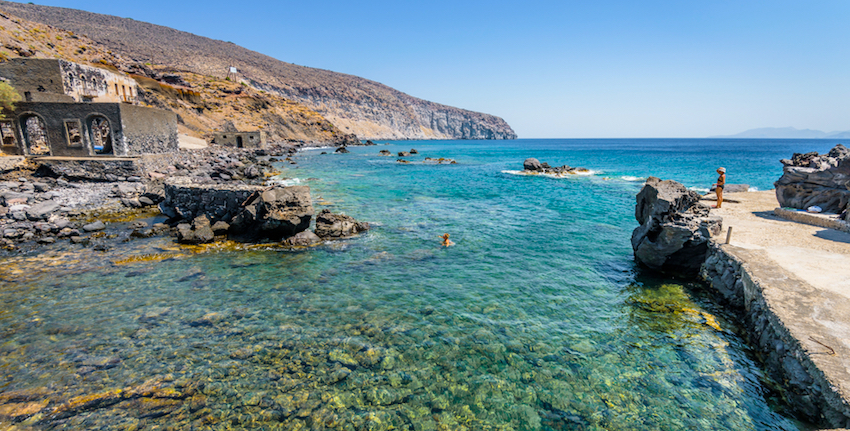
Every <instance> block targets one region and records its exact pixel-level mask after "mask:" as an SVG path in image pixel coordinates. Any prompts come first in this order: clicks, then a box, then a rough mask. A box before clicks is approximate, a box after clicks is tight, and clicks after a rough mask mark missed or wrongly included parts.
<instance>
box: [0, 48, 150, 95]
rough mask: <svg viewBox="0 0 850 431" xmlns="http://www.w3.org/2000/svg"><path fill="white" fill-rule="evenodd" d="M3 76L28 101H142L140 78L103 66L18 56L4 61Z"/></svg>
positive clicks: (0, 70) (0, 71)
mask: <svg viewBox="0 0 850 431" xmlns="http://www.w3.org/2000/svg"><path fill="white" fill-rule="evenodd" d="M0 77H2V78H4V79H6V80H7V81H8V82H10V83H11V84H12V86H14V87H15V89H16V90H18V93H20V94H21V100H24V101H27V102H95V103H98V102H112V103H120V102H128V103H138V97H139V92H138V88H137V86H136V81H135V80H133V78H130V77H129V76H127V75H124V74H122V73H118V72H117V71H116V72H112V71H110V70H107V69H102V68H99V67H94V66H88V65H84V64H79V63H72V62H70V61H65V60H54V59H43V58H14V59H10V60H8V61H6V62H5V63H2V64H0Z"/></svg>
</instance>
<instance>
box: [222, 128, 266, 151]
mask: <svg viewBox="0 0 850 431" xmlns="http://www.w3.org/2000/svg"><path fill="white" fill-rule="evenodd" d="M213 143H215V144H217V145H221V146H225V147H236V148H263V147H265V145H266V133H265V132H219V133H216V134H215V136H213Z"/></svg>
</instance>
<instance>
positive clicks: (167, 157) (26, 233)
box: [0, 141, 369, 254]
mask: <svg viewBox="0 0 850 431" xmlns="http://www.w3.org/2000/svg"><path fill="white" fill-rule="evenodd" d="M358 143H359V141H358ZM363 145H369V144H363ZM311 146H312V144H309V143H305V144H299V145H285V144H284V145H273V146H270V147H268V148H266V149H259V150H253V149H250V150H249V149H237V148H224V147H209V148H206V149H199V150H180V151H179V152H177V153H174V154H164V155H157V156H155V157H141V158H136V159H100V160H94V159H76V160H74V159H59V158H41V159H25V158H23V157H15V158H4V159H5V160H3V162H4V163H3V164H2V165H0V252H2V253H5V254H9V253H19V252H27V251H32V250H35V249H37V248H38V247H43V246H46V245H50V244H54V243H57V242H60V241H69V242H71V243H73V244H81V245H83V246H87V245H90V244H91V239H93V238H98V239H99V241H97V242H103V241H102V240H103V239H104V238H106V237H109V236H106V235H103V234H102V233H99V232H101V231H103V230H104V229H105V228H106V226H107V225H108V224H109V222H110V221H123V222H130V221H133V220H134V219H141V218H151V217H154V216H157V215H159V214H160V212H161V214H162V215H163V216H165V217H166V218H167V219H166V220H163V222H161V223H154V224H149V223H147V222H144V221H136V222H134V223H132V224H131V225H130V226H129V229H130V230H131V232H130V234H129V237H130V238H133V237H150V236H154V235H171V236H174V237H176V239H177V240H178V241H179V242H183V243H190V244H198V243H206V242H212V241H213V240H215V239H216V238H218V239H224V238H227V237H228V231H230V230H231V229H230V228H231V224H233V222H234V220H233V218H234V217H235V216H236V214H231V215H230V217H228V218H224V217H223V216H224V214H218V215H215V214H212V213H209V214H206V213H207V212H209V211H206V210H205V211H196V212H197V214H192V212H191V211H189V212H187V211H185V208H184V209H183V210H179V208H178V207H175V206H174V205H171V206H169V205H168V203H169V197H171V198H174V195H175V193H176V191H177V189H178V187H177V185H181V187H184V188H185V187H195V188H196V189H197V188H203V189H206V190H210V191H212V192H213V193H218V194H227V193H229V192H232V191H234V190H240V189H242V190H246V191H247V192H246V193H242V194H245V195H246V197H243V199H242V200H241V201H240V202H238V203H231V204H230V206H231V209H234V210H235V209H237V207H239V208H242V207H246V206H249V204H252V203H253V202H243V201H245V198H247V195H248V194H251V193H253V192H255V191H260V190H263V191H266V193H264V194H263V195H267V194H268V192H270V191H271V192H272V193H274V191H275V190H277V191H281V190H285V189H288V188H287V187H284V186H282V185H280V184H278V183H276V180H274V179H273V178H272V177H273V176H274V175H276V174H277V171H276V170H275V168H274V166H273V163H275V162H283V163H289V164H293V165H294V164H296V162H295V161H293V160H292V156H293V155H294V154H295V153H296V152H297V150H298V149H299V148H302V147H305V148H306V147H311ZM341 148H343V147H341ZM12 159H14V160H12ZM181 190H182V189H181ZM299 190H300V192H299V193H300V195H301V202H302V203H303V204H304V205H305V206H309V210H308V211H306V212H304V215H305V216H307V217H306V219H305V220H303V221H302V222H301V223H300V224H299V225H298V226H297V228H293V229H291V230H289V231H285V232H283V231H279V232H277V233H276V234H273V235H262V234H258V233H257V231H260V230H262V231H273V229H270V228H269V226H268V220H265V219H261V220H255V221H254V223H245V222H244V220H245V219H246V217H245V214H242V217H241V218H240V220H243V222H241V223H239V222H237V223H236V225H235V226H234V229H233V230H232V232H231V235H229V236H230V237H231V238H237V239H240V240H242V241H268V240H278V241H280V240H283V239H286V238H288V237H292V236H295V235H296V234H299V233H301V232H303V231H304V230H305V229H306V228H307V227H308V226H309V224H310V218H311V217H312V215H313V212H312V206H311V205H312V203H311V202H310V195H309V189H308V188H307V187H306V186H302V187H301V189H299ZM195 191H197V190H195ZM197 197H198V196H197V195H191V194H189V195H184V196H183V198H184V200H186V199H188V200H196V199H197ZM205 203H208V202H201V201H198V202H196V204H195V207H196V208H195V209H196V210H197V207H198V206H199V205H203V204H205ZM164 204H165V205H164ZM260 204H262V202H261V203H260ZM240 205H241V206H240ZM256 206H257V204H254V207H256ZM254 210H256V208H254ZM242 212H243V213H244V212H245V211H242ZM249 212H250V209H249ZM202 215H205V217H206V218H207V220H208V222H209V223H208V224H209V229H211V230H212V231H213V234H212V235H209V234H207V233H206V229H205V227H204V226H205V221H204V220H203V218H201V219H199V218H198V217H199V216H202ZM337 216H338V217H344V216H341V215H337ZM284 218H285V217H284ZM217 222H218V223H219V224H218V226H215V224H216V223H217ZM358 223H359V222H355V226H356V228H355V229H354V230H352V229H349V231H347V232H346V234H339V233H337V234H336V235H332V237H334V238H338V237H346V236H351V235H354V234H355V233H357V232H361V231H364V230H366V229H368V224H358ZM187 225H188V228H187ZM198 227H200V229H199V228H198ZM199 231H204V233H203V234H200V235H198V234H197V233H196V232H199ZM216 233H217V234H218V235H216ZM112 236H114V235H112ZM115 238H122V239H126V237H125V236H124V235H118V236H115ZM106 239H110V238H106ZM319 242H320V240H319V241H314V240H313V238H310V239H309V240H305V238H304V237H303V235H302V237H299V238H297V239H295V240H293V241H289V242H288V243H287V244H288V245H290V246H303V245H315V244H317V243H319ZM101 247H104V248H106V246H101Z"/></svg>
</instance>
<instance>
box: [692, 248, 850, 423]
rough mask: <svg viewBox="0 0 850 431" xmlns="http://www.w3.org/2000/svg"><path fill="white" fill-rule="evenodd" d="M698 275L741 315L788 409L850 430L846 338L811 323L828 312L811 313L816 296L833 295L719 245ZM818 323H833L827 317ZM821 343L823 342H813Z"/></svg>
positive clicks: (758, 255)
mask: <svg viewBox="0 0 850 431" xmlns="http://www.w3.org/2000/svg"><path fill="white" fill-rule="evenodd" d="M700 275H701V277H702V278H703V279H704V280H705V281H707V282H708V283H709V284H710V287H711V288H712V289H713V290H714V291H715V292H717V293H719V294H720V296H722V298H723V299H724V300H725V301H726V302H728V304H729V305H730V306H731V307H730V308H731V309H732V310H734V311H736V312H737V314H738V316H739V320H740V323H742V324H743V326H744V327H745V329H746V334H745V335H747V336H748V338H749V339H750V340H749V341H750V343H751V344H752V345H753V346H754V347H755V348H756V350H757V351H758V355H759V356H760V358H761V359H762V360H763V361H764V363H765V366H766V368H767V373H768V375H769V376H770V377H771V379H773V381H775V382H777V383H779V384H780V385H781V386H782V387H783V389H784V391H783V395H784V397H785V398H786V400H787V401H788V403H789V404H790V406H791V407H792V408H794V409H795V410H796V412H797V413H798V414H801V415H802V416H804V417H805V418H807V419H808V420H809V421H811V422H814V423H816V424H820V425H828V426H831V427H835V428H844V427H850V406H848V405H847V403H846V402H845V401H844V396H843V394H842V392H843V390H844V389H843V387H846V383H847V382H846V379H847V377H848V375H847V368H846V366H845V365H844V364H843V363H842V357H846V355H845V354H846V353H847V349H846V348H845V347H844V343H843V340H842V339H839V338H835V337H832V336H831V334H829V333H828V332H827V331H825V330H824V328H822V327H818V326H817V323H816V321H817V319H812V316H813V315H818V314H823V312H824V310H812V307H813V305H812V303H813V302H815V301H814V299H815V296H821V295H828V294H829V293H825V292H819V293H814V292H813V289H811V288H810V286H808V285H807V284H806V283H805V282H802V281H801V280H796V279H795V278H794V277H793V276H791V275H789V274H787V273H785V272H784V271H783V270H782V269H781V268H779V267H778V266H777V265H776V264H775V263H772V261H771V260H770V259H769V258H768V257H767V256H766V255H765V254H764V253H763V251H761V250H750V249H743V248H739V247H734V246H730V245H722V246H721V245H719V244H716V243H715V244H712V246H711V247H710V249H709V254H708V257H707V259H706V261H705V263H704V264H703V267H702V270H701V273H700ZM818 300H819V301H823V300H822V299H820V298H818ZM826 300H827V301H826V302H825V303H826V304H832V305H833V306H834V307H838V304H840V303H842V302H846V299H842V298H841V297H838V295H835V297H834V298H826ZM789 304H790V305H791V307H790V308H789V307H787V306H788V305H789ZM820 319H821V320H829V319H828V318H827V316H822V317H820ZM814 337H817V338H814ZM818 339H819V340H820V343H818V342H817V341H813V340H818ZM821 343H823V344H821ZM804 344H805V345H804ZM827 346H832V347H827ZM824 370H826V372H825V371H824Z"/></svg>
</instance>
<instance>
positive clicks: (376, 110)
mask: <svg viewBox="0 0 850 431" xmlns="http://www.w3.org/2000/svg"><path fill="white" fill-rule="evenodd" d="M0 8H2V9H3V10H5V11H7V12H9V13H12V14H14V15H16V16H19V17H22V18H25V19H27V20H31V21H36V22H41V23H44V24H48V25H51V26H55V27H59V28H62V29H65V30H70V31H73V32H75V33H79V34H83V35H86V36H87V37H89V38H90V39H92V40H94V41H96V42H99V43H101V44H103V45H104V46H105V47H107V48H108V49H109V50H111V51H112V52H115V53H117V54H120V55H122V56H124V57H125V58H129V59H132V60H133V61H134V62H136V63H140V64H141V63H153V64H158V65H163V66H166V67H169V68H172V69H174V70H175V71H185V72H192V73H196V74H200V75H204V76H213V77H217V78H219V79H224V78H225V76H226V74H227V70H228V67H230V66H233V67H236V68H237V70H238V74H236V76H235V77H234V80H235V81H244V82H245V83H246V84H248V85H249V86H251V87H254V88H256V89H258V90H262V91H265V92H267V93H270V94H272V95H276V96H279V97H283V98H286V99H291V100H293V101H296V102H299V103H302V104H304V105H305V106H306V107H308V108H309V109H311V110H313V111H315V112H317V113H319V114H321V115H322V116H323V117H324V118H326V119H327V120H328V121H330V122H331V123H333V124H334V126H336V127H337V128H339V129H340V130H341V131H342V132H344V133H346V134H350V133H354V134H356V135H357V136H358V137H360V138H362V139H515V138H516V133H514V131H513V130H512V129H511V127H510V126H509V125H508V124H507V123H506V122H505V121H504V120H503V119H501V118H499V117H496V116H493V115H489V114H483V113H479V112H473V111H467V110H464V109H460V108H455V107H451V106H446V105H441V104H438V103H434V102H429V101H426V100H422V99H418V98H416V97H413V96H410V95H407V94H405V93H402V92H400V91H398V90H395V89H393V88H390V87H388V86H386V85H383V84H380V83H378V82H374V81H370V80H368V79H363V78H359V77H356V76H352V75H346V74H342V73H336V72H331V71H328V70H321V69H314V68H310V67H304V66H298V65H294V64H290V63H286V62H283V61H279V60H276V59H274V58H271V57H269V56H266V55H263V54H260V53H257V52H254V51H251V50H248V49H245V48H242V47H240V46H238V45H235V44H233V43H230V42H224V41H220V40H213V39H209V38H205V37H201V36H196V35H193V34H190V33H186V32H182V31H178V30H174V29H171V28H168V27H162V26H158V25H154V24H149V23H144V22H140V21H134V20H132V19H127V18H119V17H114V16H108V15H101V14H95V13H90V12H84V11H79V10H73V9H65V8H58V7H49V6H39V5H33V4H22V3H12V2H5V1H0Z"/></svg>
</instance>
